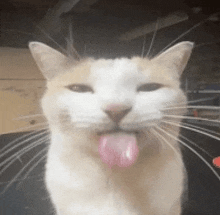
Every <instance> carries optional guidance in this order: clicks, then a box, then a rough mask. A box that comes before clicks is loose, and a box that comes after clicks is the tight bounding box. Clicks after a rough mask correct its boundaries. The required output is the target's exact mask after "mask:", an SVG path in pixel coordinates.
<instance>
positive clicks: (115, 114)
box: [104, 105, 132, 123]
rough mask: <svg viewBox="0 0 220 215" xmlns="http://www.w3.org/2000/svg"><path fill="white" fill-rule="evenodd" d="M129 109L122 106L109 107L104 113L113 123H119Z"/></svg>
mask: <svg viewBox="0 0 220 215" xmlns="http://www.w3.org/2000/svg"><path fill="white" fill-rule="evenodd" d="M131 109H132V108H131V107H128V106H124V105H111V106H109V107H107V108H106V109H105V110H104V112H105V113H106V114H107V115H108V116H109V118H110V119H111V120H112V121H113V122H115V123H119V122H120V121H121V120H122V119H123V118H124V117H125V116H126V115H127V114H128V113H129V112H130V111H131Z"/></svg>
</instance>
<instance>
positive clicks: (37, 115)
mask: <svg viewBox="0 0 220 215" xmlns="http://www.w3.org/2000/svg"><path fill="white" fill-rule="evenodd" d="M32 117H44V115H43V114H33V115H26V116H25V115H24V116H19V117H17V118H14V119H13V120H21V119H28V118H32Z"/></svg>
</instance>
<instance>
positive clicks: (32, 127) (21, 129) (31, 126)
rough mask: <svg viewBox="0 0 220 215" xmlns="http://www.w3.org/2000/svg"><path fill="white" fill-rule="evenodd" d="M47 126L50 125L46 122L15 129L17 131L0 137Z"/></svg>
mask: <svg viewBox="0 0 220 215" xmlns="http://www.w3.org/2000/svg"><path fill="white" fill-rule="evenodd" d="M45 125H48V123H47V122H44V123H38V124H36V125H29V126H25V127H22V128H18V129H15V130H13V131H10V132H4V133H1V134H0V136H1V135H3V134H11V133H16V132H21V131H27V130H29V129H34V128H36V127H38V126H45Z"/></svg>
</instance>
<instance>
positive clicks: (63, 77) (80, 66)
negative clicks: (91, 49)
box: [47, 59, 93, 91]
mask: <svg viewBox="0 0 220 215" xmlns="http://www.w3.org/2000/svg"><path fill="white" fill-rule="evenodd" d="M92 61H93V60H92V59H84V60H81V61H79V62H77V63H76V62H73V63H72V64H71V65H69V66H68V68H65V69H64V70H63V71H62V72H61V73H60V74H59V75H58V76H56V77H55V78H54V79H52V80H51V81H48V84H47V86H48V89H52V88H53V89H54V90H55V91H56V89H57V90H59V88H60V87H65V86H68V85H70V84H77V83H85V82H86V80H87V79H88V77H89V75H90V68H91V63H92Z"/></svg>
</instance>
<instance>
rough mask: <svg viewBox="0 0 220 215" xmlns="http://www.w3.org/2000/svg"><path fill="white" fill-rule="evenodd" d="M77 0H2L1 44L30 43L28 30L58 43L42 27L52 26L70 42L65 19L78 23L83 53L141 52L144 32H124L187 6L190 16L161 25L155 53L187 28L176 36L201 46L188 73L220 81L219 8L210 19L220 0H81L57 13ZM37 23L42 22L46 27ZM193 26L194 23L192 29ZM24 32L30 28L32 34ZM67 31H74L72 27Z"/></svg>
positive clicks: (58, 36)
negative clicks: (129, 36) (127, 36)
mask: <svg viewBox="0 0 220 215" xmlns="http://www.w3.org/2000/svg"><path fill="white" fill-rule="evenodd" d="M74 1H77V0H62V1H61V0H60V1H57V0H32V1H30V0H6V1H1V3H0V6H1V9H2V10H1V17H2V18H1V30H2V32H1V41H0V45H1V46H13V47H26V46H27V45H26V44H27V42H28V41H29V40H30V39H31V37H30V35H29V36H28V34H32V35H33V34H35V35H37V37H35V38H36V39H38V40H40V38H43V37H44V39H42V40H43V41H45V42H48V43H49V44H50V45H52V46H53V45H54V42H52V43H50V42H51V41H52V40H51V38H48V36H46V37H45V34H44V33H42V29H44V30H45V31H46V32H47V33H48V32H49V34H48V35H50V36H51V37H52V38H53V39H54V40H55V41H56V42H58V43H59V44H64V43H65V37H66V36H67V34H65V33H64V32H65V29H66V28H67V27H66V24H64V21H65V23H66V22H67V20H68V22H71V23H72V26H73V27H72V28H73V32H74V35H73V36H74V41H75V43H74V44H75V47H76V48H77V50H78V51H79V52H80V54H84V53H87V54H88V55H93V56H97V57H100V56H105V57H119V56H124V55H125V56H130V55H136V54H140V53H141V52H142V48H143V44H144V34H142V35H141V36H136V37H134V38H133V39H129V40H128V41H122V40H120V39H119V38H120V36H121V35H123V34H125V33H127V32H132V31H133V30H134V29H136V28H139V27H143V26H144V28H145V29H149V25H155V26H156V23H157V20H159V22H160V20H164V19H166V17H168V16H170V15H171V16H172V15H173V14H175V13H176V12H178V13H179V12H181V13H182V14H184V16H187V19H186V20H185V21H182V22H179V23H178V24H172V25H170V26H169V27H164V28H163V29H159V28H158V29H157V32H156V38H155V41H154V44H153V47H152V49H151V56H153V55H155V54H156V53H158V52H159V51H161V50H162V49H163V48H164V47H165V46H166V45H167V44H169V43H170V42H172V41H173V40H175V39H176V38H178V37H179V36H180V35H181V34H182V33H184V32H185V33H186V34H185V36H183V37H182V38H180V39H179V40H177V41H176V42H178V41H181V40H190V41H194V42H195V43H196V46H195V50H194V53H193V55H192V60H191V61H190V66H189V68H188V69H187V71H186V72H185V76H183V78H186V77H190V78H191V79H192V83H194V82H195V81H193V80H196V81H197V82H198V80H199V82H200V83H201V82H204V81H205V82H220V74H219V73H220V72H219V71H220V53H219V50H220V49H219V44H220V43H219V42H220V22H219V20H220V19H219V17H220V16H219V14H217V15H215V16H214V17H212V20H206V22H204V20H205V19H207V18H208V17H209V16H210V15H212V14H216V13H218V12H220V4H219V3H218V2H217V1H214V0H210V1H207V0H204V1H201V0H193V1H192V0H185V1H184V0H166V1H164V0H145V1H144V0H80V1H79V0H78V3H77V4H76V5H75V6H74V7H66V8H65V10H64V11H65V12H64V11H63V12H62V13H61V14H60V16H59V18H60V19H55V18H54V17H55V15H54V14H58V11H59V10H60V8H61V6H60V5H63V4H64V3H69V4H70V3H71V4H72V5H73V2H74ZM71 4H70V5H71ZM49 9H50V10H49ZM54 11H55V12H56V13H55V12H54ZM53 16H54V17H53ZM63 20H64V21H63ZM59 22H60V23H59ZM200 22H202V23H201V24H200V25H199V26H198V27H196V28H194V27H193V26H195V25H197V24H198V23H200ZM36 24H37V25H39V26H40V27H41V28H42V29H41V30H40V31H39V29H37V28H36ZM68 26H69V23H68ZM190 28H193V29H192V30H191V31H189V29H190ZM5 29H6V30H5ZM16 31H17V32H16ZM188 31H189V32H188ZM19 32H20V33H19ZM22 32H25V33H26V36H25V34H23V33H22ZM39 32H40V33H39ZM60 32H62V33H60ZM66 32H68V33H69V28H68V30H67V31H66ZM154 32H155V31H154V30H152V32H150V33H148V34H147V35H146V38H145V39H146V41H147V42H146V41H145V42H146V44H145V45H146V47H149V46H150V43H151V41H152V36H153V33H154ZM187 32H188V33H187ZM61 34H62V35H61ZM63 35H64V36H63ZM202 44H204V45H202ZM146 52H147V51H146ZM128 53H129V54H130V55H129V54H128Z"/></svg>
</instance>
